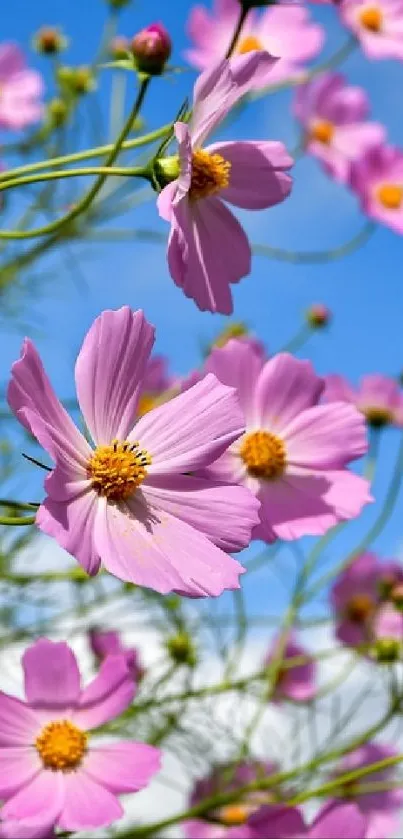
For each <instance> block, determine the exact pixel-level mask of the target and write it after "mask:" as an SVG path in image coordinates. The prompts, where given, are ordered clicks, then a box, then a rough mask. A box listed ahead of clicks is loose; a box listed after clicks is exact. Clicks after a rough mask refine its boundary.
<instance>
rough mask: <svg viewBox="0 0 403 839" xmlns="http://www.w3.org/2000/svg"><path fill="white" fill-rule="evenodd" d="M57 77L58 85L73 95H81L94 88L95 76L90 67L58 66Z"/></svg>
mask: <svg viewBox="0 0 403 839" xmlns="http://www.w3.org/2000/svg"><path fill="white" fill-rule="evenodd" d="M57 78H58V82H59V84H60V86H61V87H62V88H63V89H64V90H66V91H68V92H69V93H70V94H73V95H74V96H82V95H83V94H85V93H89V92H90V91H91V90H94V88H95V78H94V74H93V72H92V70H91V68H90V67H85V66H82V67H67V66H65V67H59V69H58V71H57Z"/></svg>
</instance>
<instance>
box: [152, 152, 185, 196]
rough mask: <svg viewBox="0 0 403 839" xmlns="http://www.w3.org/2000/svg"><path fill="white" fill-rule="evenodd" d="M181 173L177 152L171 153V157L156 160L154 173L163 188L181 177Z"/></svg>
mask: <svg viewBox="0 0 403 839" xmlns="http://www.w3.org/2000/svg"><path fill="white" fill-rule="evenodd" d="M179 174H180V162H179V157H178V155H177V154H174V155H170V156H169V157H160V158H159V159H158V160H156V162H155V165H154V175H155V178H156V180H157V182H158V184H159V186H160V187H161V189H163V188H164V186H166V185H167V184H170V183H171V182H172V181H176V179H177V178H179Z"/></svg>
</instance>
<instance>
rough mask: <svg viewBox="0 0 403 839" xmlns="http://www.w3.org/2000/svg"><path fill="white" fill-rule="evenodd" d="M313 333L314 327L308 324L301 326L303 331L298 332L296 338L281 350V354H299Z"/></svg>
mask: <svg viewBox="0 0 403 839" xmlns="http://www.w3.org/2000/svg"><path fill="white" fill-rule="evenodd" d="M312 331H313V330H312V327H311V326H309V324H308V323H304V324H303V325H302V326H301V329H299V330H298V332H297V334H296V335H294V337H293V338H291V340H290V341H288V343H287V344H285V345H284V347H282V349H281V350H279V352H289V353H295V352H297V351H298V350H300V349H301V347H303V346H304V344H306V342H307V341H308V339H309V338H310V337H311V335H312Z"/></svg>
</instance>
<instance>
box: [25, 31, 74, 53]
mask: <svg viewBox="0 0 403 839" xmlns="http://www.w3.org/2000/svg"><path fill="white" fill-rule="evenodd" d="M67 46H68V40H67V38H65V36H64V35H63V33H62V32H61V31H60V29H58V28H57V27H56V26H42V28H41V29H39V30H38V32H37V33H36V35H34V38H33V47H34V49H35V50H36V51H37V52H39V53H41V54H42V55H58V54H59V53H60V52H63V50H65V49H66V48H67Z"/></svg>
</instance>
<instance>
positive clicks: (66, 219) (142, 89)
mask: <svg viewBox="0 0 403 839" xmlns="http://www.w3.org/2000/svg"><path fill="white" fill-rule="evenodd" d="M150 80H151V77H150V76H143V77H142V79H141V81H140V85H139V90H138V94H137V98H136V101H135V103H134V106H133V108H132V111H131V113H130V116H129V118H128V120H127V122H126V123H125V125H124V126H123V128H122V130H121V132H120V134H119V137H118V138H117V140H116V143H115V145H114V146H113V148H112V151H111V152H110V153H109V155H108V157H107V159H106V161H105V168H106V169H109V168H110V167H111V166H113V164H114V162H115V160H116V158H117V156H118V154H119V152H120V151H121V148H122V145H123V143H124V141H125V139H126V137H127V135H128V133H129V131H130V130H131V127H132V125H133V122H134V120H135V119H136V117H137V115H138V113H139V111H140V109H141V106H142V104H143V100H144V97H145V95H146V92H147V88H148V85H149V83H150ZM107 177H108V175H107V174H105V173H104V174H102V175H98V177H97V179H96V181H95V183H94V184H93V186H92V187H91V189H90V190H89V191H88V192H87V193H86V194H85V195H84V196H83V198H82V199H81V201H79V202H78V203H77V204H76V206H75V207H73V209H72V210H71V211H70V212H69V213H67V214H66V215H65V216H63V218H61V219H57V220H56V221H53V222H51V223H50V224H47V225H45V226H44V227H38V228H37V229H36V230H30V231H28V232H25V231H24V232H23V231H17V230H7V231H0V239H31V238H33V237H35V236H46V235H47V234H48V233H56V232H59V230H60V229H61V228H62V227H64V226H65V225H66V224H69V223H70V222H72V221H74V219H76V218H77V217H78V216H79V215H81V213H84V212H85V211H86V210H88V208H89V207H90V206H91V204H92V202H93V200H94V198H95V197H96V196H97V195H98V193H99V192H100V190H101V189H102V187H103V185H104V183H105V181H106V180H107Z"/></svg>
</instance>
